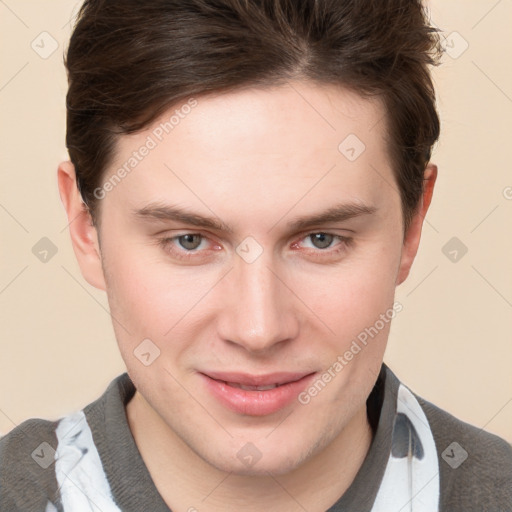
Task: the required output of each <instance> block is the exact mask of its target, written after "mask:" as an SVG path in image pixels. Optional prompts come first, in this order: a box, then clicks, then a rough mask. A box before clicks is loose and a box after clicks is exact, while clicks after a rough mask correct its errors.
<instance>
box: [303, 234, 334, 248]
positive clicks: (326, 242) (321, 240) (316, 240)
mask: <svg viewBox="0 0 512 512" xmlns="http://www.w3.org/2000/svg"><path fill="white" fill-rule="evenodd" d="M307 238H309V239H310V240H311V242H312V244H313V245H314V246H315V247H316V248H317V249H327V248H328V247H329V246H330V245H331V244H332V242H333V240H334V235H331V234H330V233H312V234H310V235H308V237H307Z"/></svg>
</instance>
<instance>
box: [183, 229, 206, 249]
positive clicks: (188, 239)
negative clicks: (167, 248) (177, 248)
mask: <svg viewBox="0 0 512 512" xmlns="http://www.w3.org/2000/svg"><path fill="white" fill-rule="evenodd" d="M202 238H203V237H202V236H201V235H198V234H195V233H187V234H186V235H181V236H178V237H176V240H177V242H178V243H179V244H180V245H181V247H183V248H184V249H187V250H194V249H197V248H198V247H199V245H200V244H201V241H202Z"/></svg>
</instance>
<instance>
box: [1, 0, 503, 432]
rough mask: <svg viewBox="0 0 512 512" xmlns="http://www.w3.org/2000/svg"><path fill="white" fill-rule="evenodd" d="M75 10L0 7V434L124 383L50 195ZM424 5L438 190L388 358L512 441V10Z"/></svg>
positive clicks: (46, 5)
mask: <svg viewBox="0 0 512 512" xmlns="http://www.w3.org/2000/svg"><path fill="white" fill-rule="evenodd" d="M78 5H79V3H77V2H74V1H69V0H58V1H57V0H52V1H46V2H40V1H35V0H30V1H29V0H25V1H21V0H5V1H2V2H0V34H1V37H2V42H1V45H0V48H1V50H0V51H1V55H0V57H1V66H0V108H1V123H0V140H1V144H2V146H1V152H0V158H1V162H0V164H1V165H0V169H1V175H0V176H1V178H0V179H1V182H0V225H1V229H2V231H1V233H2V243H1V250H0V251H1V252H0V257H1V260H0V261H1V272H0V311H1V346H0V347H1V352H0V434H5V433H6V432H8V431H9V430H10V429H11V428H13V427H14V426H15V425H17V424H19V423H20V422H21V421H23V420H24V419H26V418H29V417H44V418H51V419H56V418H58V417H60V416H61V415H64V414H66V413H68V412H71V411H72V410H77V409H79V408H81V407H83V406H84V405H86V404H88V403H89V402H91V401H92V400H94V399H95V398H96V397H98V396H99V394H101V392H103V390H104V389H105V387H106V386H107V384H108V383H109V382H110V381H111V379H112V378H114V377H115V376H116V375H118V374H119V373H121V372H122V371H124V366H123V362H122V360H121V358H120V356H119V354H118V349H117V345H116V341H115V338H114V334H113V329H112V325H111V320H110V317H109V313H108V304H107V300H106V296H105V295H104V294H103V293H102V292H99V291H97V290H95V289H94V288H92V287H91V286H89V285H88V284H87V283H86V282H85V280H84V279H83V278H82V277H81V274H80V271H79V268H78V265H77V263H76V261H75V257H74V254H73V251H72V248H71V244H70V239H69V234H68V231H67V228H66V225H67V221H66V217H65V214H64V209H63V207H62V205H61V203H60V199H59V195H58V190H57V181H56V169H57V165H58V162H59V161H60V160H62V159H65V158H67V152H66V149H65V143H64V137H65V93H66V76H65V70H64V66H63V63H62V54H63V49H64V48H65V47H66V45H67V41H68V39H69V36H70V33H71V24H70V19H71V18H72V16H73V15H74V14H75V13H76V9H77V7H78ZM430 8H431V12H432V19H433V21H434V22H435V23H436V24H437V25H438V26H439V27H440V28H441V29H442V30H443V31H444V33H445V35H446V36H447V39H446V40H447V53H446V54H445V55H444V59H443V64H442V66H441V67H440V68H439V69H437V70H435V72H434V78H435V83H436V86H437V92H438V106H439V110H440V114H441V119H442V135H441V141H440V143H439V144H438V146H437V147H436V150H435V153H434V156H433V161H434V162H436V163H437V164H438V165H439V179H438V183H437V190H436V193H435V196H434V200H433V203H432V206H431V210H430V212H429V214H428V216H427V221H428V222H427V224H426V225H425V228H424V234H423V239H422V243H421V246H420V252H419V255H418V258H417V260H416V263H415V265H414V267H413V271H412V274H411V275H410V277H409V279H408V280H407V282H406V283H405V284H404V285H402V286H401V287H399V288H398V290H397V300H399V301H400V302H401V303H402V304H403V306H404V310H403V312H402V313H400V314H399V315H398V316H397V317H396V319H395V320H394V323H393V327H392V331H391V336H390V340H389V347H388V351H387V354H386V358H385V360H386V362H387V363H388V364H389V365H390V367H391V368H392V369H393V370H394V371H395V373H396V374H397V375H398V376H399V377H400V378H401V379H402V380H403V381H404V382H405V383H406V384H407V385H408V386H409V387H410V388H411V389H412V390H413V391H415V392H416V393H418V394H419V395H421V396H423V397H424V398H426V399H427V400H430V401H432V402H434V403H435V404H437V405H438V406H439V407H441V408H443V409H446V410H448V411H450V412H451V413H452V414H454V415H455V416H457V417H459V418H461V419H463V420H465V421H468V422H470V423H472V424H474V425H476V426H478V427H482V428H485V429H487V430H489V431H491V432H495V433H497V434H499V435H501V436H502V437H505V438H506V439H507V440H508V441H509V442H512V371H511V363H512V343H511V327H512V229H511V228H512V172H511V166H510V151H511V148H512V140H511V136H512V126H511V125H512V71H511V68H510V55H511V52H512V32H511V31H510V30H509V25H510V19H512V2H511V1H507V0H502V1H495V0H493V1H484V0H460V1H454V0H436V1H433V2H431V3H430ZM42 32H47V33H48V34H50V35H44V34H43V35H40V34H41V33H42ZM453 32H456V34H454V33H453ZM52 38H53V39H55V40H56V42H57V43H58V45H59V46H58V48H57V50H56V51H55V52H54V53H53V54H52V55H50V56H47V55H46V54H45V53H44V52H49V51H50V50H51V39H52ZM33 41H34V43H32V42H33ZM32 44H33V46H34V47H35V48H36V49H37V51H38V52H39V53H41V54H43V56H44V57H47V58H42V57H41V56H40V55H39V54H38V53H36V51H35V50H34V49H33V48H32V46H31V45H32ZM466 45H468V46H467V49H466ZM464 49H465V51H463V50H464ZM507 187H509V188H507ZM507 197H508V199H507ZM42 237H47V238H49V239H50V240H51V241H52V242H53V243H54V244H55V246H56V247H57V249H58V252H57V253H56V254H55V256H53V257H52V258H51V259H49V261H47V262H46V263H42V262H41V261H40V260H39V259H37V258H36V257H35V256H34V254H33V253H32V247H33V246H34V245H35V244H36V243H37V242H38V241H39V240H40V239H41V238H42ZM452 237H457V238H458V239H459V240H460V242H461V243H463V244H464V245H465V246H466V247H467V249H468V251H467V253H466V254H465V255H464V256H461V255H460V254H461V253H460V252H459V254H458V258H459V259H458V261H457V262H455V263H454V262H452V261H450V259H449V258H448V257H447V256H445V254H444V253H443V251H442V248H443V247H444V246H445V244H446V243H447V242H448V241H449V240H450V239H451V238H452ZM446 252H447V251H446Z"/></svg>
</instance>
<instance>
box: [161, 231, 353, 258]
mask: <svg viewBox="0 0 512 512" xmlns="http://www.w3.org/2000/svg"><path fill="white" fill-rule="evenodd" d="M317 234H323V235H328V236H332V237H333V238H334V239H336V238H337V239H338V240H339V241H340V243H339V244H337V245H336V246H335V247H337V249H334V250H330V249H329V248H326V249H316V250H315V249H310V250H308V251H307V252H308V253H309V254H310V255H311V256H313V257H314V258H319V259H320V258H325V256H335V255H337V254H339V253H341V252H343V251H344V250H345V249H347V248H348V247H350V246H351V245H352V243H353V238H352V237H347V236H342V235H337V234H335V233H329V232H327V231H312V232H310V233H307V234H306V235H304V236H303V237H301V238H300V240H299V242H301V241H302V240H305V239H306V238H308V237H310V236H312V235H317ZM186 235H197V236H200V237H202V240H205V239H207V237H206V236H204V235H202V234H201V233H193V232H188V233H182V234H179V235H176V236H173V237H163V238H158V239H157V243H158V245H159V246H160V247H162V248H163V249H164V250H165V252H167V253H171V254H172V256H173V257H176V258H177V259H180V260H190V259H193V258H196V254H197V253H199V252H202V251H200V250H197V249H192V250H189V251H187V250H186V249H183V250H182V251H178V250H176V249H174V248H173V250H171V251H169V250H168V247H169V246H174V244H173V243H172V242H174V241H175V240H178V239H179V238H181V237H182V236H186ZM333 241H334V240H333ZM297 244H298V242H294V243H293V244H292V246H296V245H297Z"/></svg>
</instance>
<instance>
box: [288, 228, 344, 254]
mask: <svg viewBox="0 0 512 512" xmlns="http://www.w3.org/2000/svg"><path fill="white" fill-rule="evenodd" d="M352 243H353V238H351V237H347V236H342V235H336V234H334V233H325V232H324V231H319V232H316V233H308V234H307V235H306V236H303V237H302V238H301V239H300V240H298V241H297V242H294V243H293V244H292V248H293V249H299V250H302V251H304V253H305V255H307V257H310V258H316V259H319V260H320V261H327V260H330V259H332V258H340V257H344V256H346V254H347V250H348V249H349V248H350V247H351V246H352Z"/></svg>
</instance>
